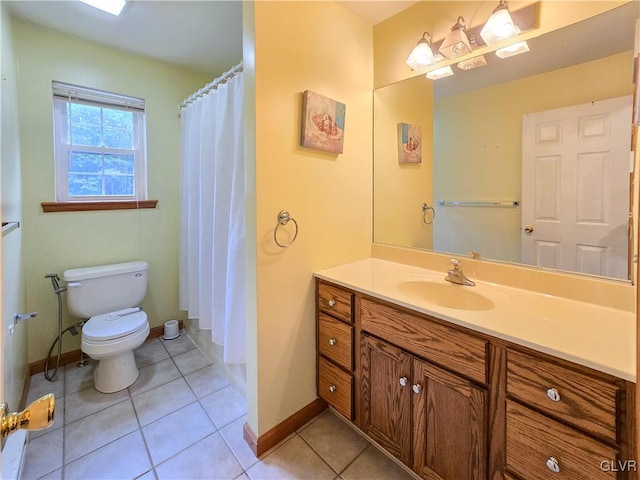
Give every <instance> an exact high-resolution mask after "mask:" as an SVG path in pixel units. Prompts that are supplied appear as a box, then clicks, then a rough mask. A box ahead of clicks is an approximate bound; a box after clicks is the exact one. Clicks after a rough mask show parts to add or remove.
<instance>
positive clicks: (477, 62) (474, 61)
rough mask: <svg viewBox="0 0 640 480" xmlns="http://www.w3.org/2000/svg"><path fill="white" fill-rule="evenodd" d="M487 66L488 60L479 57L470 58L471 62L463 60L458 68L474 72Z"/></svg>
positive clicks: (482, 56)
mask: <svg viewBox="0 0 640 480" xmlns="http://www.w3.org/2000/svg"><path fill="white" fill-rule="evenodd" d="M486 64H487V59H486V58H485V57H484V55H479V56H477V57H473V58H470V59H469V60H463V61H462V62H460V63H458V68H459V69H460V70H472V69H474V68H478V67H484V66H485V65H486Z"/></svg>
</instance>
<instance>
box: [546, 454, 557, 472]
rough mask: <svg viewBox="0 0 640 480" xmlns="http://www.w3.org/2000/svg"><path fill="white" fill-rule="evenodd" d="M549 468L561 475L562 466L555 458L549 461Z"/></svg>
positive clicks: (550, 458)
mask: <svg viewBox="0 0 640 480" xmlns="http://www.w3.org/2000/svg"><path fill="white" fill-rule="evenodd" d="M547 468H548V469H549V470H551V471H552V472H555V473H560V464H559V463H558V460H556V459H555V458H554V457H549V458H548V459H547Z"/></svg>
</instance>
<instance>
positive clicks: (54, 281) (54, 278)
mask: <svg viewBox="0 0 640 480" xmlns="http://www.w3.org/2000/svg"><path fill="white" fill-rule="evenodd" d="M44 278H49V279H51V285H52V287H53V293H55V294H56V296H57V297H58V336H57V337H56V339H55V340H54V341H53V343H52V344H51V348H50V349H49V353H47V358H46V359H45V361H44V378H46V379H47V380H49V381H50V382H53V381H54V379H55V377H56V374H57V373H58V369H59V368H60V357H61V356H62V335H63V334H64V333H65V332H71V335H77V334H78V327H82V325H84V321H81V322H79V323H76V324H74V325H71V326H70V327H67V328H65V329H64V330H63V329H62V293H63V292H66V291H67V287H61V286H60V283H59V282H60V278H59V277H58V274H57V273H48V274H47V275H45V276H44ZM56 344H58V353H57V357H56V366H55V367H54V368H53V373H51V374H50V373H49V362H50V361H51V353H52V352H53V349H54V348H55V346H56ZM84 365H86V361H85V360H84V354H83V353H82V351H81V352H80V362H79V363H78V366H84Z"/></svg>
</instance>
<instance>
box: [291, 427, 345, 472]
mask: <svg viewBox="0 0 640 480" xmlns="http://www.w3.org/2000/svg"><path fill="white" fill-rule="evenodd" d="M296 435H297V436H298V437H300V439H301V440H302V441H303V442H304V443H306V444H307V446H308V447H309V448H310V449H311V451H312V452H313V453H315V454H316V455H317V456H318V457H319V458H320V460H322V461H323V462H324V464H325V465H326V466H328V467H329V470H331V471H332V472H333V473H335V474H336V475H338V476H340V473H339V472H337V471H336V470H335V469H334V468H333V467H332V466H331V465H329V462H327V461H326V460H325V458H324V457H323V456H322V455H320V452H318V451H317V450H316V449H315V448H313V447H312V446H311V444H310V443H309V442H307V441H306V440H305V439H304V437H303V436H302V435H299V434H298V433H296ZM343 471H344V470H343Z"/></svg>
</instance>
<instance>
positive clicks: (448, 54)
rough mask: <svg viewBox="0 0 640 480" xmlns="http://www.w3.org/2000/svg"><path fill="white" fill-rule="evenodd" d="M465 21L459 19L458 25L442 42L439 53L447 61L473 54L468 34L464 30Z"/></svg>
mask: <svg viewBox="0 0 640 480" xmlns="http://www.w3.org/2000/svg"><path fill="white" fill-rule="evenodd" d="M464 27H465V25H464V19H463V18H462V17H458V23H456V24H455V25H454V26H453V27H452V28H451V31H450V32H449V33H448V34H447V36H446V37H445V38H444V40H443V41H442V45H440V50H439V52H440V53H441V54H442V55H443V56H444V57H445V58H447V59H449V60H451V59H452V58H457V57H461V56H462V55H466V54H467V53H471V51H472V50H471V44H470V43H469V39H468V38H467V33H466V32H465V30H464Z"/></svg>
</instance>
